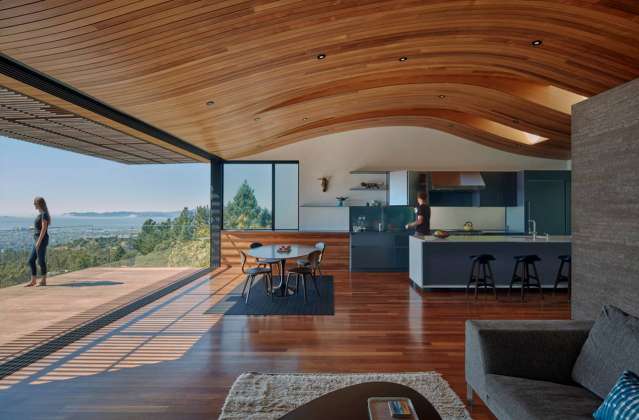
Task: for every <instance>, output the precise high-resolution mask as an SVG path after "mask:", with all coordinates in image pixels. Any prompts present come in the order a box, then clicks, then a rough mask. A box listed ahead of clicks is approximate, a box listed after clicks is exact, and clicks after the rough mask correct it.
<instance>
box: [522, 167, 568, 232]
mask: <svg viewBox="0 0 639 420" xmlns="http://www.w3.org/2000/svg"><path fill="white" fill-rule="evenodd" d="M523 177H524V180H523V181H524V182H523V184H524V185H523V188H524V191H523V193H524V194H523V198H524V214H525V216H524V217H525V222H526V224H525V226H526V233H532V232H530V230H529V229H530V226H528V220H530V219H532V220H534V221H535V222H536V224H537V233H539V234H544V233H549V234H551V235H569V234H570V233H571V227H570V223H571V218H570V211H571V201H570V190H571V177H570V171H524V174H523Z"/></svg>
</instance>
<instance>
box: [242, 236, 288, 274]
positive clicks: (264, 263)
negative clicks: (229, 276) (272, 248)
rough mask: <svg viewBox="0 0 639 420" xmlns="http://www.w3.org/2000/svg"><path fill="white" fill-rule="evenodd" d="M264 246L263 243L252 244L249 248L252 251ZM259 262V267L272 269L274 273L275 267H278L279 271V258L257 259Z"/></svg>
mask: <svg viewBox="0 0 639 420" xmlns="http://www.w3.org/2000/svg"><path fill="white" fill-rule="evenodd" d="M262 246H264V245H263V244H262V243H261V242H252V243H251V244H250V245H249V248H251V249H255V248H260V247H262ZM255 260H256V261H257V265H258V266H267V265H268V266H269V267H270V268H271V271H273V272H274V270H273V266H277V268H278V270H279V267H280V262H281V261H280V260H278V259H277V258H256V259H255Z"/></svg>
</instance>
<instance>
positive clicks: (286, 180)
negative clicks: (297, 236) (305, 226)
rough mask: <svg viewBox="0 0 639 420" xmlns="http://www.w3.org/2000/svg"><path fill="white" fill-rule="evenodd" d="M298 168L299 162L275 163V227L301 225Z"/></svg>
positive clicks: (288, 227) (296, 226)
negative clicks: (299, 218) (299, 221)
mask: <svg viewBox="0 0 639 420" xmlns="http://www.w3.org/2000/svg"><path fill="white" fill-rule="evenodd" d="M297 168H298V165H297V163H276V164H275V182H274V185H275V229H297V228H298V227H299V224H298V209H297V206H298V200H297V194H298V186H297V183H298V179H297V176H298V172H297Z"/></svg>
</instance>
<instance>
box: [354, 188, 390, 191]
mask: <svg viewBox="0 0 639 420" xmlns="http://www.w3.org/2000/svg"><path fill="white" fill-rule="evenodd" d="M350 190H351V191H388V188H386V187H384V188H364V187H353V188H350Z"/></svg>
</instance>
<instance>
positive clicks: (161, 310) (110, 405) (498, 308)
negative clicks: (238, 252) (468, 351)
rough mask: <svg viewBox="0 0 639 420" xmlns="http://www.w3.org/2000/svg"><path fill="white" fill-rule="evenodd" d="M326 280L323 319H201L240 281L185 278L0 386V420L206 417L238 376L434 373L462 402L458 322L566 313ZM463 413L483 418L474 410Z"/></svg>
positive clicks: (370, 279) (350, 278)
mask: <svg viewBox="0 0 639 420" xmlns="http://www.w3.org/2000/svg"><path fill="white" fill-rule="evenodd" d="M327 274H329V273H327ZM330 274H332V275H333V276H334V279H335V316H324V317H311V316H308V317H304V316H300V317H281V316H273V317H246V316H224V317H221V316H219V315H207V314H204V312H205V311H206V310H207V309H209V308H210V307H211V306H212V305H213V304H214V303H215V302H217V301H219V300H220V299H221V298H222V296H224V294H226V293H228V292H229V291H230V290H232V289H233V288H234V287H235V286H236V285H238V284H239V283H240V281H241V280H242V278H241V276H239V275H238V273H237V271H233V270H227V271H225V272H222V273H218V274H217V275H216V276H215V278H214V279H213V280H209V279H208V278H203V279H201V280H197V281H195V282H194V283H192V284H190V285H189V286H186V287H184V288H182V289H180V290H178V291H176V292H174V293H173V294H171V295H168V296H166V297H164V298H162V299H160V300H158V301H156V302H154V303H153V304H151V305H148V306H146V307H144V308H142V309H140V310H138V311H137V312H135V313H133V314H130V315H128V316H127V317H125V318H123V319H122V320H120V321H118V322H116V323H114V324H111V325H110V326H108V327H106V328H104V329H103V330H101V331H99V332H98V333H95V334H93V335H92V336H89V337H86V338H85V339H83V340H81V341H80V342H77V343H74V344H73V345H70V346H68V348H66V349H64V350H62V351H60V352H58V353H56V354H54V355H52V356H50V357H48V358H47V359H45V360H42V361H41V362H40V363H37V364H36V365H35V366H34V365H32V366H31V367H30V368H29V369H28V370H25V372H21V374H19V375H16V376H14V377H13V378H11V377H9V378H7V380H5V381H0V389H1V387H2V386H4V387H5V388H6V389H4V390H0V418H2V419H13V418H23V419H40V418H56V419H87V418H100V419H125V418H127V419H130V418H151V417H152V418H153V419H154V420H160V419H199V418H208V419H211V418H216V416H217V415H218V414H219V412H220V410H221V408H222V405H223V402H224V398H225V396H226V393H227V392H228V390H229V387H230V385H231V384H232V383H233V381H234V379H235V378H236V376H237V375H239V374H240V373H242V372H246V371H262V372H416V371H431V370H435V371H438V372H441V373H442V374H443V376H444V378H445V379H446V380H448V381H449V383H450V384H451V386H452V387H453V389H454V390H455V391H456V392H457V393H458V394H459V395H460V397H462V398H463V396H464V395H465V382H464V321H465V320H467V319H496V318H502V319H511V318H512V319H533V318H534V319H566V318H568V317H569V305H568V303H567V302H566V297H565V295H560V296H556V297H553V296H546V299H545V301H543V302H542V301H541V300H539V298H538V297H537V296H532V297H531V298H530V301H529V302H527V303H519V302H518V301H517V300H516V298H515V297H513V299H512V300H508V299H507V298H506V297H505V296H503V297H500V300H499V301H497V302H495V301H494V300H493V299H491V298H489V297H487V296H482V299H481V300H479V301H476V302H475V301H472V300H466V299H465V298H464V294H463V293H460V292H421V291H418V290H416V289H414V288H412V287H411V286H410V285H409V282H408V278H407V275H406V274H405V273H404V274H402V273H396V274H388V273H384V274H370V273H348V272H345V271H341V272H337V271H335V272H332V273H330ZM472 416H473V418H474V419H491V418H493V417H492V416H491V415H490V414H489V413H488V411H487V410H486V409H485V408H484V407H483V406H481V405H478V406H476V407H475V409H474V410H473V412H472Z"/></svg>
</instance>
